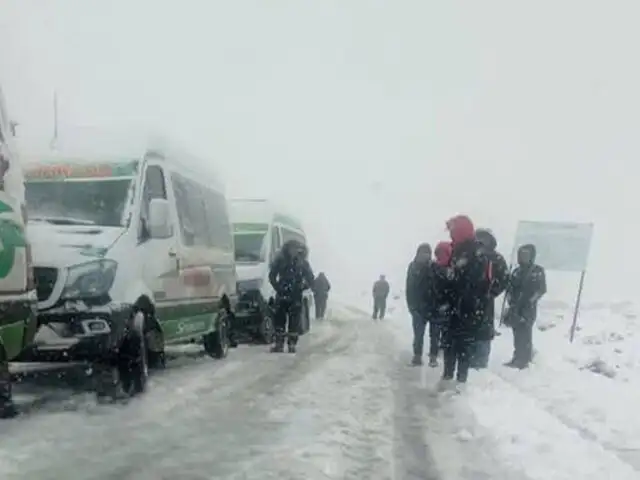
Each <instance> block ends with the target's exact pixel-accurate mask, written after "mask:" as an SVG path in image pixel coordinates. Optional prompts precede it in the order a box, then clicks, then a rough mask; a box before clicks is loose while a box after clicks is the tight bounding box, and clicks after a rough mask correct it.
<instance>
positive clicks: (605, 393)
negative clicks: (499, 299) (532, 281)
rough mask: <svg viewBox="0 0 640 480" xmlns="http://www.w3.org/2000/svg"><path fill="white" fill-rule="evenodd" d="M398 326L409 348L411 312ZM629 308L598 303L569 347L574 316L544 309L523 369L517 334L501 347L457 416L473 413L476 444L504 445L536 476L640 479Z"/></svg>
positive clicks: (638, 388)
mask: <svg viewBox="0 0 640 480" xmlns="http://www.w3.org/2000/svg"><path fill="white" fill-rule="evenodd" d="M397 311H398V314H397V316H396V318H395V319H394V320H393V322H394V323H396V324H397V326H398V337H401V338H404V340H405V341H406V342H410V339H411V329H410V322H409V320H408V316H407V314H406V312H404V313H401V312H402V311H403V308H402V306H400V305H398V308H397ZM633 311H634V310H633V308H632V306H631V305H629V304H617V305H606V304H603V305H594V306H591V307H590V308H585V309H584V310H583V312H582V314H581V316H580V321H579V324H580V328H579V331H578V332H577V335H576V338H575V341H574V343H573V344H570V343H569V328H570V325H571V320H572V311H571V309H570V308H569V307H563V306H561V305H555V306H554V307H553V308H547V309H543V310H542V311H541V314H540V317H541V318H540V321H539V324H538V329H537V330H536V333H535V340H534V341H535V346H536V350H537V354H536V359H535V364H534V365H533V366H532V367H531V368H530V369H528V370H526V371H514V370H512V369H508V368H506V367H504V366H503V365H502V364H503V363H504V362H505V361H507V360H509V359H510V358H511V353H512V350H511V342H512V336H511V333H510V331H509V330H502V333H503V334H502V335H501V336H500V337H498V338H497V339H496V341H495V342H494V351H493V354H492V363H491V366H490V369H489V370H488V371H481V372H475V371H474V372H472V375H471V377H470V384H469V386H468V389H467V391H466V393H465V395H464V396H461V397H457V398H455V399H454V400H453V403H455V404H456V407H457V410H456V413H457V415H459V416H463V412H467V413H468V418H469V424H468V428H469V438H470V439H472V440H470V441H472V442H490V443H493V444H495V445H497V449H496V452H495V455H496V456H497V458H499V460H500V462H501V463H504V464H507V465H512V466H514V467H516V466H517V467H520V468H522V469H523V470H524V471H526V473H527V477H528V478H530V479H531V480H538V479H541V480H542V479H545V480H548V479H554V480H556V479H557V480H564V479H567V480H569V479H576V478H580V479H581V480H588V479H602V478H615V479H616V480H618V479H632V478H635V479H637V478H640V418H639V417H638V416H637V415H636V414H635V412H636V408H637V405H639V404H640V403H639V402H640V371H639V370H638V368H637V367H638V362H639V361H640V348H639V347H640V325H638V324H637V321H636V318H635V314H634V313H633Z"/></svg>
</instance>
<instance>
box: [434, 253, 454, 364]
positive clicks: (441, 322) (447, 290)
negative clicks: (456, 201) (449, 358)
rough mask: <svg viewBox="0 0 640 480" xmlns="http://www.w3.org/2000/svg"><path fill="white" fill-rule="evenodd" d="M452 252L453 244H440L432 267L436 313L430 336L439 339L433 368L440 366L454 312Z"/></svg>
mask: <svg viewBox="0 0 640 480" xmlns="http://www.w3.org/2000/svg"><path fill="white" fill-rule="evenodd" d="M452 251H453V247H452V246H451V242H439V243H438V244H437V245H436V249H435V257H436V261H435V262H433V263H432V267H431V268H432V269H433V277H434V281H433V283H434V290H435V312H434V314H433V320H432V321H431V323H430V324H429V335H430V337H431V338H434V337H435V338H437V339H438V342H437V343H438V349H437V350H436V356H435V358H433V361H430V365H431V366H433V367H437V366H438V361H437V352H438V351H439V350H440V349H442V348H443V346H444V345H443V341H444V340H443V339H444V338H445V337H446V335H447V333H446V332H447V327H448V325H449V318H450V317H451V312H452V311H453V303H454V298H453V289H452V286H453V282H452V279H453V276H452V275H453V271H452V269H451V267H450V263H451V254H452Z"/></svg>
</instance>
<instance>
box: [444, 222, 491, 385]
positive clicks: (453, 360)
mask: <svg viewBox="0 0 640 480" xmlns="http://www.w3.org/2000/svg"><path fill="white" fill-rule="evenodd" d="M447 228H448V230H449V234H450V236H451V243H452V247H453V250H452V254H451V263H450V268H451V271H450V278H451V279H452V280H451V282H452V283H451V296H452V300H453V310H452V313H451V316H450V319H449V324H448V328H447V335H446V338H445V340H444V343H445V347H444V369H443V372H442V379H441V383H440V385H439V388H440V389H441V390H445V389H448V388H449V387H450V386H451V384H452V383H453V379H454V377H455V379H456V380H457V385H456V389H457V390H458V391H460V390H461V389H462V387H463V386H464V385H465V384H466V382H467V379H468V376H469V367H470V361H471V355H472V349H473V347H474V344H475V340H476V336H477V331H478V327H479V325H480V323H481V322H482V320H483V318H484V315H485V310H486V308H487V298H488V292H489V287H490V279H489V276H490V268H489V261H488V259H487V257H486V256H485V255H484V254H483V253H482V249H481V246H480V244H479V243H478V241H477V240H476V238H475V229H474V226H473V222H472V221H471V220H470V219H469V217H467V216H465V215H458V216H456V217H453V218H452V219H450V220H449V221H448V222H447Z"/></svg>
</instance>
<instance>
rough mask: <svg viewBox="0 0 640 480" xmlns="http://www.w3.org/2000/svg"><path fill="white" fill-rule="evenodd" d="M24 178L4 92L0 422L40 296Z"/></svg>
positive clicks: (0, 129) (0, 101) (0, 110)
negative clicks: (13, 368)
mask: <svg viewBox="0 0 640 480" xmlns="http://www.w3.org/2000/svg"><path fill="white" fill-rule="evenodd" d="M26 214H27V211H26V208H25V204H24V177H23V174H22V169H21V168H20V164H19V162H18V156H17V154H16V148H15V141H14V132H13V127H12V124H11V123H10V120H9V117H8V116H7V110H6V106H5V102H4V97H3V95H2V91H1V90H0V245H1V247H0V248H1V249H0V416H7V415H8V413H7V411H8V410H12V409H13V407H12V406H11V405H12V403H11V382H10V380H11V379H10V375H9V362H10V361H11V360H13V359H15V358H16V357H17V356H18V355H19V354H20V353H21V351H22V350H23V349H24V347H25V345H27V344H29V343H31V341H32V339H33V336H34V334H35V330H36V316H35V307H36V295H35V283H34V279H33V269H32V265H31V252H30V246H29V244H28V242H27V238H26V234H25V225H26Z"/></svg>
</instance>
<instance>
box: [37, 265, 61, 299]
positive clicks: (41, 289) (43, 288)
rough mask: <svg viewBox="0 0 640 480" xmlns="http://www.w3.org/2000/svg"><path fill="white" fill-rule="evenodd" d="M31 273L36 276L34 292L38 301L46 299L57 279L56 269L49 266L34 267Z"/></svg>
mask: <svg viewBox="0 0 640 480" xmlns="http://www.w3.org/2000/svg"><path fill="white" fill-rule="evenodd" d="M33 273H34V275H35V277H36V293H37V294H38V301H39V302H44V301H45V300H48V299H49V297H50V296H51V292H53V288H54V287H55V285H56V280H58V269H57V268H50V267H34V269H33Z"/></svg>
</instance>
